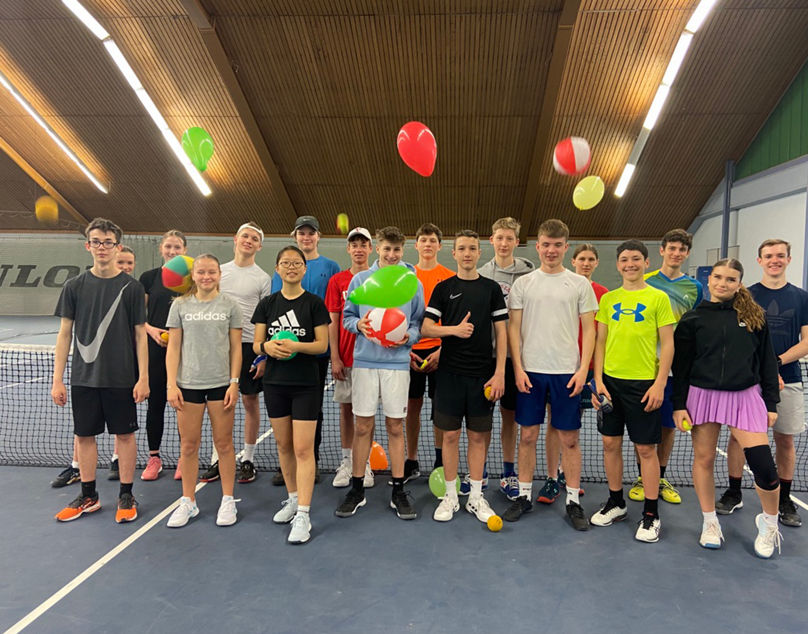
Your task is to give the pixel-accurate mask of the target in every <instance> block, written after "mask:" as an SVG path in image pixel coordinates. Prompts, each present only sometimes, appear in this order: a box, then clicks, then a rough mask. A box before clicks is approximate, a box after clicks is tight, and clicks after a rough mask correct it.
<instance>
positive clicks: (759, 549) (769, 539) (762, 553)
mask: <svg viewBox="0 0 808 634" xmlns="http://www.w3.org/2000/svg"><path fill="white" fill-rule="evenodd" d="M755 526H757V529H758V534H757V537H755V554H756V555H757V556H758V557H760V558H762V559H769V558H770V557H771V556H772V555H773V554H774V549H775V548H777V552H778V554H779V553H780V542H781V541H782V539H783V536H782V535H781V534H780V531H779V530H778V529H777V525H774V526H772V525H770V524H769V523H768V522H767V521H766V520H765V519H764V518H763V513H759V514H758V516H757V517H755Z"/></svg>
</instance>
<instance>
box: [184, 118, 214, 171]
mask: <svg viewBox="0 0 808 634" xmlns="http://www.w3.org/2000/svg"><path fill="white" fill-rule="evenodd" d="M182 149H183V150H185V153H186V154H187V155H188V158H189V159H191V163H193V164H194V166H195V167H196V169H198V170H199V171H200V172H204V171H205V168H206V167H207V166H208V161H209V160H210V158H211V157H212V156H213V139H212V138H211V136H210V135H209V134H208V133H207V132H206V131H205V130H204V129H203V128H188V129H187V130H186V131H185V132H183V133H182Z"/></svg>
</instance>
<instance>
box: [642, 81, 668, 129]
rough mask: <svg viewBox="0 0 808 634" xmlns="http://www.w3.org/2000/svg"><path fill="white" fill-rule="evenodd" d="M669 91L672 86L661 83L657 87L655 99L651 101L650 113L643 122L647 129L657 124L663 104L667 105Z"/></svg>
mask: <svg viewBox="0 0 808 634" xmlns="http://www.w3.org/2000/svg"><path fill="white" fill-rule="evenodd" d="M669 92H670V86H665V85H664V84H660V85H659V88H657V91H656V95H654V100H653V101H652V102H651V108H650V109H649V110H648V115H647V116H646V117H645V121H644V122H643V124H642V127H643V128H645V129H646V130H653V129H654V125H656V122H657V119H658V118H659V113H660V112H662V106H664V105H665V100H666V99H667V98H668V93H669Z"/></svg>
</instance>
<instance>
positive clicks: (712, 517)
mask: <svg viewBox="0 0 808 634" xmlns="http://www.w3.org/2000/svg"><path fill="white" fill-rule="evenodd" d="M701 514H702V516H703V517H704V525H705V526H707V524H712V523H713V522H717V521H718V515H716V513H715V511H709V512H708V513H705V512H704V511H702V512H701Z"/></svg>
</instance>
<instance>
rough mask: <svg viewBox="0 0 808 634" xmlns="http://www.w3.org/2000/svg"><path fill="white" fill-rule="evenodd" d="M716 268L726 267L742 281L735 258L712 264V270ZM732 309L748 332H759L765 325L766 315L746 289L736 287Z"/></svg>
mask: <svg viewBox="0 0 808 634" xmlns="http://www.w3.org/2000/svg"><path fill="white" fill-rule="evenodd" d="M717 266H726V267H728V268H731V269H733V270H735V271H738V273H739V274H740V279H743V264H741V263H740V262H738V260H736V259H735V258H724V259H723V260H719V261H718V262H716V263H715V264H713V268H715V267H717ZM732 307H733V308H734V309H735V312H736V313H738V323H739V324H741V323H743V324H744V325H745V326H746V329H747V330H748V331H749V332H753V331H755V330H761V329H762V328H763V326H764V325H765V324H766V313H765V312H764V311H763V309H762V308H761V307H760V304H758V303H757V302H756V301H755V300H754V299H753V298H752V295H751V293H750V292H749V291H748V290H747V289H746V287H745V286H744V285H743V284H741V285H740V286H739V287H738V292H737V293H736V294H735V300H734V301H733V302H732Z"/></svg>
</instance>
